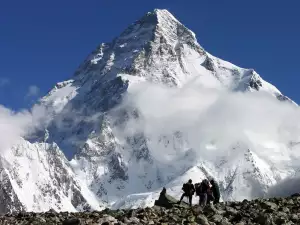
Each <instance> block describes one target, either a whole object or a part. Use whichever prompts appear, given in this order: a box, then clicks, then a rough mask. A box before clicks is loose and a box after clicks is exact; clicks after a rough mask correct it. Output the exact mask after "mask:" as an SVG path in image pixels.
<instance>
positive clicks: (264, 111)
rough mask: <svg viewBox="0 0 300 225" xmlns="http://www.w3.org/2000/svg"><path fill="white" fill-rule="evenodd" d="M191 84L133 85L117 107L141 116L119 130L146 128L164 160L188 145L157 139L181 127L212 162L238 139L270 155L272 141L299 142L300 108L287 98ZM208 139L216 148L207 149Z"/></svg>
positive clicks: (127, 132)
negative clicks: (171, 145) (169, 145)
mask: <svg viewBox="0 0 300 225" xmlns="http://www.w3.org/2000/svg"><path fill="white" fill-rule="evenodd" d="M188 86H189V87H188V88H185V86H184V87H182V88H181V89H177V88H167V87H162V86H159V85H153V84H147V83H144V84H139V85H137V86H136V87H134V86H132V88H131V89H130V90H129V93H128V95H127V98H126V99H125V101H124V102H123V104H122V105H121V106H120V107H118V108H117V109H115V110H116V111H118V110H124V109H128V108H132V109H137V111H138V113H139V120H136V119H134V118H133V117H132V118H131V119H129V120H128V121H126V125H125V126H124V130H121V131H117V132H118V133H119V134H122V135H124V137H125V136H128V135H130V134H133V133H138V132H144V133H145V134H146V135H147V137H151V142H149V146H150V147H151V153H152V154H153V156H154V157H156V159H157V160H160V161H162V160H166V158H164V157H163V156H167V158H168V160H172V158H170V157H169V156H170V155H174V156H176V155H178V154H180V153H184V152H185V151H186V150H187V148H184V147H183V148H181V152H175V151H178V149H177V150H174V148H165V147H164V146H163V145H159V144H157V143H158V142H159V140H160V139H161V138H162V137H163V136H167V137H169V140H171V141H172V137H173V134H174V133H175V132H176V131H181V133H182V135H183V136H184V138H185V139H186V140H187V141H188V146H189V147H191V148H192V149H194V151H195V153H196V154H198V155H199V158H202V159H207V160H210V161H212V162H213V161H214V160H215V159H216V156H222V155H228V154H229V151H230V150H229V149H231V147H232V145H234V144H236V143H237V142H241V143H243V144H244V146H247V147H249V148H251V149H252V150H253V151H256V153H257V155H259V156H260V157H262V158H265V159H268V158H269V154H270V151H272V149H271V150H270V149H267V148H266V147H265V146H266V145H268V144H269V143H275V144H278V145H279V144H284V145H285V146H286V145H287V143H289V142H290V141H300V120H299V118H300V111H299V108H298V107H296V106H294V105H292V104H290V103H288V102H280V101H278V100H277V99H276V98H275V97H273V96H270V95H269V94H266V93H263V92H252V93H250V92H247V93H231V92H226V91H221V90H215V89H205V88H203V87H200V86H198V85H196V84H188ZM117 119H118V118H117ZM208 144H213V145H214V146H215V148H210V149H208V148H207V145H208ZM258 146H259V147H258ZM287 151H288V150H287ZM161 152H164V154H161ZM276 154H277V155H278V153H276V152H275V150H274V155H276ZM287 154H293V153H292V152H288V153H287ZM299 159H300V157H299ZM278 160H280V156H279V155H278Z"/></svg>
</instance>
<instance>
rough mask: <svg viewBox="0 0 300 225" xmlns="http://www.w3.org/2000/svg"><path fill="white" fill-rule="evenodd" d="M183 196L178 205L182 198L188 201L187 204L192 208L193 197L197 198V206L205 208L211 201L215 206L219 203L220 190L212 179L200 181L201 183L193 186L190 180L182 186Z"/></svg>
mask: <svg viewBox="0 0 300 225" xmlns="http://www.w3.org/2000/svg"><path fill="white" fill-rule="evenodd" d="M182 190H183V192H184V193H183V194H182V196H181V198H180V200H179V202H178V203H181V201H182V199H183V198H184V197H187V198H188V199H189V204H190V206H192V199H193V195H194V194H195V193H196V196H199V205H200V206H205V205H206V204H209V203H210V202H211V201H212V202H213V204H216V203H218V202H219V201H220V189H219V186H218V184H217V182H216V181H215V180H214V179H211V180H210V181H208V180H207V179H204V180H202V182H201V183H196V184H195V185H194V184H193V182H192V180H191V179H189V181H188V182H187V183H185V184H183V186H182Z"/></svg>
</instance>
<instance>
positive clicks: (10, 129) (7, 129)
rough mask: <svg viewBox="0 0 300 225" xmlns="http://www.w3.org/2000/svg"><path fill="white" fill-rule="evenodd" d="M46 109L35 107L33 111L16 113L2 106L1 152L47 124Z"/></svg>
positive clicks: (0, 123) (0, 124)
mask: <svg viewBox="0 0 300 225" xmlns="http://www.w3.org/2000/svg"><path fill="white" fill-rule="evenodd" d="M47 115H48V113H47V112H46V110H45V108H44V107H43V106H40V105H35V106H34V107H33V108H32V109H31V110H21V111H18V112H15V111H13V110H10V109H8V108H6V107H4V106H2V105H0V132H1V134H2V135H0V151H3V150H6V149H7V148H9V147H10V146H12V145H13V144H15V143H16V142H17V141H18V140H19V138H20V137H25V136H27V135H30V134H31V133H32V132H34V131H35V130H36V129H37V128H42V127H45V124H46V123H47V121H48V120H47V119H46V118H47Z"/></svg>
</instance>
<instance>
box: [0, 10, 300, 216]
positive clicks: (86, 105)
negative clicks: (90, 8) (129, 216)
mask: <svg viewBox="0 0 300 225" xmlns="http://www.w3.org/2000/svg"><path fill="white" fill-rule="evenodd" d="M37 105H38V106H39V107H43V108H44V109H45V113H44V115H43V116H44V118H43V122H44V123H43V126H41V127H37V128H36V129H35V130H34V132H33V133H30V135H29V134H27V135H20V136H24V137H23V138H22V137H20V138H19V141H18V142H16V143H15V145H13V146H12V147H8V148H6V150H5V151H3V152H2V154H1V158H0V159H1V160H0V170H1V179H2V182H1V185H0V190H1V192H0V198H1V201H2V202H3V203H4V204H3V205H1V207H0V211H1V212H12V211H18V210H22V209H24V210H27V211H37V212H39V211H47V210H49V209H51V208H52V209H54V210H56V211H82V210H93V209H96V210H99V209H104V208H105V207H110V208H113V209H118V208H137V207H146V206H152V205H153V203H154V200H155V199H157V198H158V196H159V193H160V191H161V190H162V188H163V187H166V188H167V193H168V194H170V195H172V196H174V197H176V198H178V199H179V198H180V196H181V194H182V192H181V187H182V184H183V183H184V182H186V181H187V180H188V179H189V178H191V179H192V180H193V181H194V182H200V181H201V180H202V179H204V178H215V179H216V180H217V181H218V183H219V185H220V188H221V194H222V200H243V199H245V198H247V199H252V198H256V197H262V196H268V195H277V194H278V195H283V194H286V195H288V194H292V192H295V189H294V188H296V187H295V185H294V187H289V188H287V189H286V190H287V191H286V193H282V192H280V191H279V188H278V187H280V185H283V186H284V185H285V184H286V183H285V179H292V180H294V179H296V181H295V182H296V183H297V177H298V176H299V171H300V165H299V163H298V162H299V159H300V153H299V152H300V151H299V150H300V148H299V146H300V145H299V143H300V140H299V139H300V132H299V131H300V123H299V122H297V121H299V115H300V114H299V109H298V106H297V104H296V103H295V102H293V101H292V100H290V99H289V98H288V97H286V96H284V95H283V94H282V93H281V92H280V91H279V90H278V89H277V88H276V87H274V86H273V85H271V84H270V83H268V82H266V81H264V80H263V79H262V78H261V77H260V75H259V74H258V73H256V72H255V71H254V70H253V69H245V68H240V67H238V66H235V65H234V64H232V63H230V62H227V61H224V60H222V59H219V58H217V57H215V56H212V55H211V54H209V53H208V52H207V51H206V50H204V49H203V47H201V46H200V45H199V43H198V42H197V39H196V35H195V34H194V33H193V32H192V31H191V30H189V29H188V28H187V27H185V26H184V25H183V24H181V23H180V22H179V21H178V20H177V19H175V17H174V16H173V15H172V14H171V13H169V12H168V11H167V10H154V11H153V12H149V13H147V14H146V15H144V16H143V17H142V18H141V19H140V20H138V21H136V22H135V23H133V24H132V25H130V26H129V27H128V28H127V29H126V30H125V31H123V32H122V33H121V34H120V36H119V37H117V38H116V39H114V40H113V42H111V43H104V44H101V45H99V47H98V48H97V49H96V50H94V51H93V52H92V53H91V54H90V55H89V56H88V57H87V59H86V60H85V61H84V62H83V63H82V65H80V67H79V68H78V69H77V70H76V72H75V74H74V76H73V77H72V79H69V80H67V81H64V82H60V83H58V84H57V85H55V87H54V88H53V90H51V91H50V92H49V93H48V95H46V96H45V97H43V98H42V99H41V100H40V101H39V102H38V103H37ZM278 185H279V186H278ZM269 190H271V191H269ZM193 201H194V203H197V201H198V199H197V198H194V200H193Z"/></svg>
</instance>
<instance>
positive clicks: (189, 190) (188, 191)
mask: <svg viewBox="0 0 300 225" xmlns="http://www.w3.org/2000/svg"><path fill="white" fill-rule="evenodd" d="M182 190H183V192H184V193H183V194H182V195H181V198H180V200H179V201H178V203H179V204H180V203H181V201H182V199H183V198H184V197H188V198H189V204H190V206H192V199H193V195H194V193H195V187H194V185H193V183H192V180H191V179H189V181H188V182H187V183H185V184H183V186H182Z"/></svg>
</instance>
